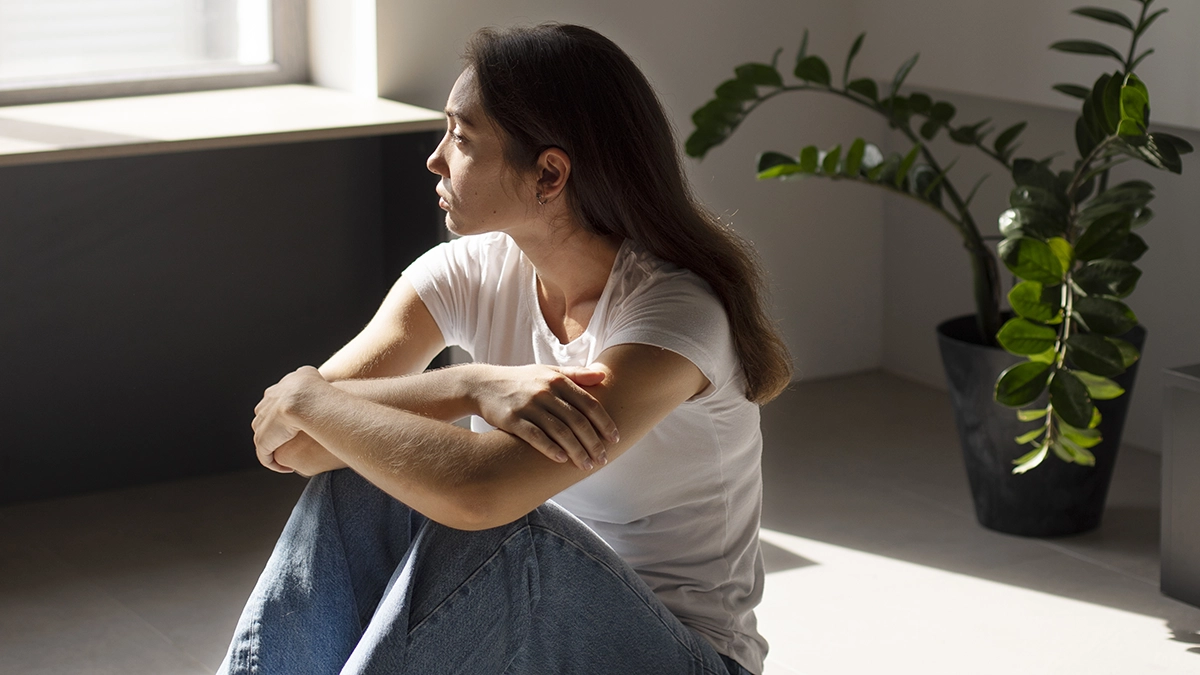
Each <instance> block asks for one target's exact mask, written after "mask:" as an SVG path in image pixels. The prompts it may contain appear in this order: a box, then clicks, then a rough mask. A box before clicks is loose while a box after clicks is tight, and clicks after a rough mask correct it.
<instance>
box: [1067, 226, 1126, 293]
mask: <svg viewBox="0 0 1200 675" xmlns="http://www.w3.org/2000/svg"><path fill="white" fill-rule="evenodd" d="M1129 236H1131V237H1136V236H1137V235H1135V234H1131V235H1129ZM1141 276H1142V271H1141V270H1139V269H1138V268H1137V267H1136V266H1135V265H1133V264H1132V263H1128V262H1125V261H1124V260H1114V259H1111V258H1102V259H1100V260H1093V261H1092V262H1090V263H1088V264H1086V265H1084V266H1083V267H1080V268H1079V269H1078V270H1077V271H1076V272H1075V274H1074V275H1073V276H1072V279H1074V280H1075V283H1076V284H1077V285H1078V286H1079V287H1080V288H1082V289H1083V290H1084V292H1086V293H1087V294H1088V295H1112V296H1116V297H1118V298H1124V297H1126V296H1127V295H1129V294H1130V293H1132V292H1133V289H1134V287H1135V286H1137V282H1138V279H1139V278H1141Z"/></svg>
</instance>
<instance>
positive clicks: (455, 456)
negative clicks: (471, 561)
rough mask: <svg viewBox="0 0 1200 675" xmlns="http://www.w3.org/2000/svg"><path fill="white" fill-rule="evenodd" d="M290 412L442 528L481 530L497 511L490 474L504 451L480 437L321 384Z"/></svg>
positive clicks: (347, 459)
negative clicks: (483, 521)
mask: <svg viewBox="0 0 1200 675" xmlns="http://www.w3.org/2000/svg"><path fill="white" fill-rule="evenodd" d="M398 379H405V378H398ZM286 414H287V416H288V417H289V419H290V420H291V422H292V423H293V424H294V425H295V426H296V427H297V428H299V429H300V430H302V431H304V432H305V433H307V434H308V435H309V436H312V438H313V439H314V440H316V441H317V442H318V443H320V444H321V445H322V446H324V447H325V448H327V449H328V450H329V452H330V453H332V454H333V455H335V456H336V457H338V458H339V459H341V460H342V461H343V462H345V463H346V465H347V466H349V467H350V468H351V469H353V470H354V471H356V472H357V473H359V474H360V475H362V476H363V477H364V478H366V479H367V480H369V481H370V482H371V483H373V484H375V485H376V486H378V487H379V488H380V489H382V490H384V491H385V492H387V493H388V494H391V495H392V496H393V497H395V498H397V499H399V500H400V501H403V502H404V503H405V504H407V505H408V506H410V507H412V508H413V509H415V510H417V511H419V512H421V513H423V514H425V515H426V516H428V517H430V518H432V519H434V520H436V521H438V522H440V523H442V524H445V525H448V526H450V527H457V528H460V529H475V528H476V526H477V525H478V523H479V522H481V518H484V517H485V516H486V514H487V513H488V512H489V511H490V510H491V508H492V505H491V504H490V500H491V499H492V498H493V495H492V492H491V491H490V490H489V489H488V487H489V486H488V481H487V480H486V476H487V475H488V474H489V472H490V471H491V470H492V469H493V468H494V466H495V464H496V463H497V462H499V461H503V457H504V455H505V454H506V453H504V452H502V451H501V452H497V448H495V447H493V446H495V443H492V442H487V441H485V439H483V438H481V437H480V435H478V434H474V433H472V432H470V431H468V430H466V429H461V428H459V427H455V426H453V425H450V424H446V423H444V422H441V421H437V420H434V419H429V418H427V417H424V416H421V415H417V414H413V413H411V412H408V411H406V410H402V409H399V408H397V407H393V406H388V405H386V404H384V403H380V402H376V401H372V400H367V399H363V398H360V397H358V396H357V395H355V394H353V393H351V392H349V391H347V390H345V389H343V388H342V387H340V386H337V387H335V386H329V385H327V384H324V383H321V382H313V383H312V384H311V386H307V387H305V389H304V391H301V392H297V395H296V396H295V397H294V398H293V399H292V402H291V404H290V405H288V407H287V410H286Z"/></svg>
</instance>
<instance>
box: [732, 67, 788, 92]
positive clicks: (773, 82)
mask: <svg viewBox="0 0 1200 675" xmlns="http://www.w3.org/2000/svg"><path fill="white" fill-rule="evenodd" d="M733 72H734V74H736V75H737V79H739V80H744V81H746V82H749V83H750V84H753V85H757V86H762V87H782V86H783V76H781V75H780V74H779V71H778V70H775V67H774V66H771V65H768V64H766V63H746V64H743V65H740V66H738V67H737V68H734V69H733Z"/></svg>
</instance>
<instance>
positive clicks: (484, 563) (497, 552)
mask: <svg viewBox="0 0 1200 675" xmlns="http://www.w3.org/2000/svg"><path fill="white" fill-rule="evenodd" d="M431 522H432V521H431ZM527 529H529V525H528V524H526V525H525V526H523V527H519V528H517V529H515V530H513V531H512V532H511V533H509V535H508V536H507V537H505V538H504V540H503V541H501V542H500V543H499V544H497V545H496V550H494V551H492V554H491V555H489V556H488V557H487V559H486V560H484V561H482V562H480V563H479V565H478V566H477V567H476V568H475V569H474V570H472V571H471V573H470V574H468V575H467V577H466V578H465V579H463V581H462V583H460V584H459V585H458V586H455V587H454V590H452V591H450V592H449V593H447V594H446V597H444V598H442V600H441V602H439V603H438V604H437V605H436V606H435V607H434V608H433V609H431V610H429V614H427V615H425V618H423V619H421V621H420V623H417V624H416V625H415V626H412V627H411V628H409V629H408V634H409V635H412V634H413V633H414V632H416V631H417V630H418V629H420V628H421V626H424V625H425V624H426V623H427V622H428V621H429V620H430V619H432V618H433V617H434V616H435V615H436V614H437V613H438V610H440V609H441V608H442V607H443V606H445V604H446V603H447V602H450V600H451V598H453V597H454V596H456V595H458V592H459V591H460V590H462V587H463V586H466V585H467V584H469V583H471V581H473V580H474V579H475V577H477V576H479V573H480V571H481V570H483V568H484V567H487V565H488V563H490V562H492V561H493V560H495V559H496V557H497V556H499V555H500V552H501V549H503V548H504V547H505V546H506V545H508V542H510V541H512V539H513V537H515V536H517V535H518V534H520V533H521V532H522V531H524V530H527Z"/></svg>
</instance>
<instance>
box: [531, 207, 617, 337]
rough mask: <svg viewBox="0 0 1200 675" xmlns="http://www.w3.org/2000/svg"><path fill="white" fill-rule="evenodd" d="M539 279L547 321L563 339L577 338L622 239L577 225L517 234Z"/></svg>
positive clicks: (603, 284) (603, 285)
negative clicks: (586, 229) (600, 234)
mask: <svg viewBox="0 0 1200 675" xmlns="http://www.w3.org/2000/svg"><path fill="white" fill-rule="evenodd" d="M513 240H514V241H515V242H516V244H517V246H518V247H520V249H521V251H522V252H523V253H524V254H525V257H527V258H529V261H530V262H531V263H533V268H534V270H536V272H537V278H538V286H537V288H538V302H539V305H540V308H541V310H542V315H543V316H544V317H545V319H546V323H547V325H549V327H550V329H551V330H552V331H553V332H554V333H555V335H557V336H558V338H559V339H560V340H562V341H563V342H569V341H571V340H574V339H575V338H576V337H578V336H579V334H581V333H582V332H583V331H584V330H585V329H586V328H587V325H588V323H589V322H590V321H591V317H592V312H593V310H595V308H596V303H597V302H598V301H599V300H600V296H601V295H602V294H603V293H604V287H605V285H606V284H607V283H608V277H609V274H610V273H611V272H612V268H613V263H614V261H615V260H616V257H617V251H618V250H619V249H620V246H621V240H620V239H619V238H616V237H601V236H597V235H593V234H590V233H588V232H586V231H585V230H583V229H582V228H579V227H577V226H569V225H568V226H562V227H553V228H549V229H547V230H543V231H542V232H541V233H539V234H537V235H529V234H526V235H524V236H521V235H517V236H513Z"/></svg>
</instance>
